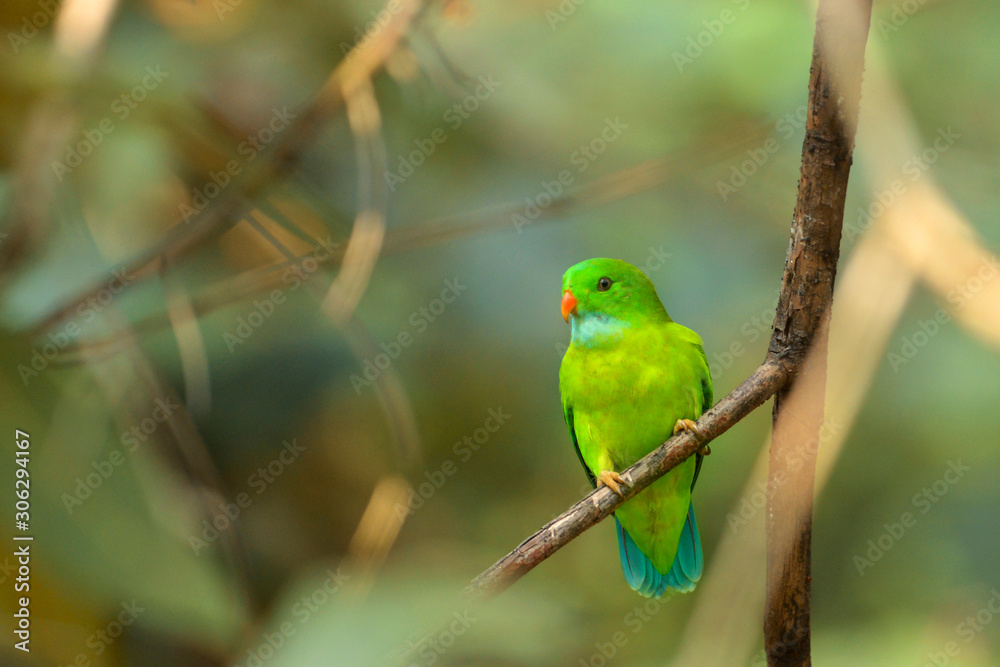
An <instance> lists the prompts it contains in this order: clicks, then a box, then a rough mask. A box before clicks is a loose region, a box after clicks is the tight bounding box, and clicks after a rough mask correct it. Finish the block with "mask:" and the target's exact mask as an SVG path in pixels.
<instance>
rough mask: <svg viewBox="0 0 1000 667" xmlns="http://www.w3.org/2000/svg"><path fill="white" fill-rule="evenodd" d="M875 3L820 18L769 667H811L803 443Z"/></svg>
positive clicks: (772, 513) (778, 504) (796, 227)
mask: <svg viewBox="0 0 1000 667" xmlns="http://www.w3.org/2000/svg"><path fill="white" fill-rule="evenodd" d="M871 4H872V3H871V0H856V1H855V2H842V1H836V0H821V1H820V3H819V8H818V11H817V16H816V36H815V39H814V43H813V56H812V67H811V69H810V73H809V116H808V118H807V119H806V136H805V141H804V142H803V144H802V173H801V176H800V177H799V186H798V197H797V200H796V204H795V212H794V214H793V217H792V229H791V240H790V242H789V245H788V255H787V257H786V259H785V273H784V276H783V277H782V281H781V295H780V297H779V300H778V307H777V310H776V312H775V316H774V326H773V331H772V335H771V344H770V347H769V354H771V355H774V356H776V357H779V358H785V359H789V360H790V361H791V362H792V364H793V367H794V368H795V369H796V372H795V373H793V375H792V377H791V378H790V381H789V383H788V384H787V385H786V386H784V387H782V388H781V389H780V390H779V391H778V393H777V394H776V395H775V397H774V412H773V420H774V426H773V429H772V437H771V449H770V459H769V467H768V483H767V513H766V514H765V517H766V534H767V559H766V560H767V597H766V602H765V610H764V648H765V651H766V653H767V661H768V665H771V666H781V667H791V666H797V667H801V666H807V665H810V664H811V657H810V654H811V628H810V623H811V618H810V607H811V605H810V602H811V594H812V591H811V586H810V582H811V581H812V577H811V566H810V563H811V556H812V506H813V495H814V493H813V489H814V483H815V476H816V457H815V456H803V450H804V447H805V443H808V442H810V441H811V442H817V443H818V442H819V441H820V440H819V435H820V429H821V428H822V426H823V419H824V403H825V396H826V361H827V359H826V355H827V332H828V329H829V312H830V306H831V304H832V302H833V284H834V279H835V278H836V275H837V260H838V258H839V256H840V236H841V229H842V227H843V222H844V200H845V198H846V196H847V181H848V177H849V176H850V173H851V155H852V153H853V151H854V135H855V130H856V129H857V124H858V108H859V106H860V102H861V79H862V75H863V72H864V58H865V43H866V42H867V41H868V27H869V24H870V20H871ZM807 351H808V352H809V355H808V358H805V357H804V355H805V353H806V352H807ZM799 371H801V376H802V378H801V380H798V382H796V380H797V376H798V375H799V374H800V373H799ZM793 383H794V385H793ZM793 392H794V393H793Z"/></svg>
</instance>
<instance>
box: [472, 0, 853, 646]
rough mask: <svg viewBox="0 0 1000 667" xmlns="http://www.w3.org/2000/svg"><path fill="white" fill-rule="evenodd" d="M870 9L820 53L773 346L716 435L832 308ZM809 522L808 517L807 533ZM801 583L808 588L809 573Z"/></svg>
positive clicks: (544, 536)
mask: <svg viewBox="0 0 1000 667" xmlns="http://www.w3.org/2000/svg"><path fill="white" fill-rule="evenodd" d="M832 4H833V3H832V2H831V1H830V0H823V1H822V2H821V5H820V14H819V16H818V17H817V43H819V42H820V41H821V37H822V38H823V40H826V35H827V34H828V33H826V32H825V31H826V30H827V27H828V23H829V22H831V21H832V20H833V19H834V18H838V17H837V16H833V15H832V13H831V11H830V5H832ZM861 5H864V6H865V7H866V9H867V13H866V14H865V19H864V22H863V24H864V32H863V33H860V32H859V30H857V28H858V27H859V25H860V24H857V23H855V24H851V25H850V26H849V27H850V28H852V29H850V30H847V29H843V30H837V31H835V32H834V31H831V32H832V37H834V38H835V39H833V40H831V42H830V43H836V45H837V48H838V50H839V52H841V53H845V54H850V57H847V58H844V59H843V60H841V61H837V63H836V65H838V66H835V67H830V68H828V67H825V66H824V63H823V54H821V53H820V50H819V49H818V48H817V49H816V50H814V53H813V65H812V76H811V77H810V88H809V100H810V113H809V120H808V124H807V131H806V139H805V143H804V146H803V161H802V175H801V179H800V183H799V193H798V200H797V202H796V207H795V213H794V216H793V223H792V229H791V239H790V242H789V249H788V255H787V258H786V263H785V272H784V276H783V279H782V288H781V295H780V298H779V303H778V307H777V310H776V313H775V324H774V331H773V333H772V338H771V343H770V345H769V348H768V353H767V356H766V358H765V360H764V363H763V364H761V366H760V367H758V368H757V370H755V371H754V372H753V374H751V375H750V377H749V378H747V379H746V380H745V381H744V382H743V383H742V384H740V386H738V387H737V388H736V389H735V390H733V392H731V393H730V394H729V395H728V396H726V397H725V398H723V399H722V400H721V401H720V402H719V403H718V404H716V405H715V407H713V408H712V409H711V410H709V411H708V412H706V413H705V414H704V415H702V417H701V419H699V420H698V426H699V427H700V429H701V430H702V431H703V432H704V433H705V434H707V435H708V438H709V440H711V439H714V438H716V437H718V436H719V435H721V434H722V433H724V432H725V431H726V430H728V429H729V428H731V427H732V426H733V425H734V424H735V423H736V422H738V421H740V420H741V419H743V418H744V417H746V416H747V415H748V414H750V413H751V412H752V411H753V410H755V409H756V408H758V407H759V406H760V405H762V404H763V403H764V401H766V400H767V399H768V398H770V397H771V396H773V395H774V394H776V393H777V392H779V391H781V390H784V389H785V388H786V387H787V386H788V385H789V383H790V381H791V379H792V378H793V377H795V375H797V374H798V372H799V370H800V367H801V365H802V363H803V361H804V359H805V357H806V353H807V352H808V350H809V347H810V345H811V344H812V342H813V340H814V339H815V338H816V334H817V332H818V331H820V330H821V327H822V323H823V322H824V321H825V320H824V316H825V314H826V313H827V312H828V311H829V308H830V304H831V302H832V298H833V279H834V276H835V275H836V270H837V260H838V258H839V254H840V252H839V249H840V231H841V225H842V223H843V206H844V203H843V202H844V192H845V191H846V187H847V176H848V174H849V172H850V164H851V152H852V150H853V137H854V129H855V127H856V119H857V108H858V101H859V99H860V72H861V66H862V65H863V59H864V43H865V41H866V39H867V30H868V20H869V19H868V17H869V16H870V10H871V2H870V0H861ZM842 25H844V24H843V23H842V22H841V23H838V26H842ZM826 43H827V42H826V41H824V45H825V44H826ZM834 90H836V91H837V92H836V93H834ZM824 358H825V354H824ZM701 444H703V443H699V442H697V441H696V440H695V439H694V437H693V436H692V435H691V434H689V433H682V434H681V435H678V436H675V437H673V438H671V439H670V440H668V441H667V442H665V443H664V444H662V445H661V446H660V447H658V448H657V449H656V450H654V451H653V452H652V453H650V454H649V455H647V456H646V457H644V458H642V459H641V460H639V461H638V462H637V463H636V464H635V465H633V466H632V467H630V468H628V469H627V470H626V471H624V472H623V473H622V474H623V476H625V478H626V479H627V480H628V482H629V487H628V490H627V493H626V496H625V498H624V499H622V498H619V497H618V496H616V495H615V494H614V493H613V492H611V491H610V490H609V489H606V488H603V487H602V488H599V489H597V490H595V491H593V492H591V493H590V494H588V495H587V496H586V497H584V498H583V499H582V500H580V501H579V502H577V503H576V504H575V505H573V506H572V507H571V508H569V509H568V510H567V511H566V512H564V513H563V514H561V515H560V516H559V517H557V518H556V519H554V520H553V521H550V522H549V523H548V524H546V525H545V526H544V527H543V528H542V529H541V530H539V531H538V532H536V533H535V534H534V535H532V536H531V537H529V538H528V539H527V540H525V541H524V542H522V543H521V544H520V545H519V546H518V547H517V548H516V549H514V550H513V551H511V552H510V553H509V554H507V555H506V556H504V557H503V558H501V559H500V560H499V561H497V562H496V563H495V564H494V565H493V566H491V567H490V568H489V569H487V570H486V571H485V572H483V573H482V574H480V575H479V576H478V577H476V578H475V579H474V580H473V581H472V583H471V584H470V585H469V586H468V587H467V588H466V594H467V595H469V596H470V597H472V598H481V597H486V596H489V595H494V594H497V593H500V592H502V591H503V590H505V589H506V588H507V587H509V586H510V585H511V584H513V583H514V582H516V581H517V580H518V579H520V578H521V577H522V576H524V575H525V574H526V573H527V572H529V571H530V570H531V569H532V568H534V567H535V566H536V565H538V564H539V563H540V562H542V561H543V560H545V559H546V558H548V557H549V556H551V555H552V554H553V553H555V552H556V551H558V550H559V549H560V548H562V547H563V546H565V545H566V544H568V543H569V542H570V541H572V540H573V539H575V538H576V537H577V536H579V535H580V534H582V533H583V532H584V531H585V530H587V529H588V528H590V527H592V526H593V525H595V524H596V523H598V522H599V521H601V520H602V519H605V518H606V517H607V516H608V515H609V514H611V513H612V512H613V511H614V510H615V509H616V508H617V507H618V506H619V505H621V504H622V503H623V502H625V501H627V500H628V499H629V498H631V497H633V496H634V495H636V494H637V493H639V492H640V491H642V490H643V489H644V488H646V487H647V486H649V485H650V484H652V483H653V482H654V481H656V480H657V479H658V478H659V477H661V476H662V475H664V474H665V473H667V472H668V471H670V470H671V469H673V468H674V467H676V466H677V465H679V464H680V463H681V462H683V461H684V460H685V459H687V458H688V457H689V456H691V455H692V454H694V452H695V451H696V450H697V449H698V448H699V447H700V446H701ZM810 477H811V476H810ZM810 488H811V487H810ZM808 527H809V525H808V523H807V524H806V525H805V532H806V533H808ZM806 576H808V573H806ZM799 581H801V582H803V583H805V584H806V586H807V585H808V583H807V580H806V579H801V580H799ZM806 609H808V595H807V596H806ZM806 650H807V651H808V646H807V647H806Z"/></svg>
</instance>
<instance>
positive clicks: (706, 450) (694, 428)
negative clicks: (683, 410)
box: [674, 419, 712, 456]
mask: <svg viewBox="0 0 1000 667" xmlns="http://www.w3.org/2000/svg"><path fill="white" fill-rule="evenodd" d="M681 431H691V433H693V434H694V437H695V438H696V439H698V440H704V439H705V437H706V436H705V433H704V432H703V431H702V430H701V429H700V428H698V424H696V423H695V421H694V420H693V419H678V420H677V423H676V424H674V435H677V434H678V433H680V432H681ZM698 453H699V454H701V455H702V456H708V455H709V454H711V453H712V449H711V448H710V447H709V446H708V445H703V446H702V447H701V448H699V449H698Z"/></svg>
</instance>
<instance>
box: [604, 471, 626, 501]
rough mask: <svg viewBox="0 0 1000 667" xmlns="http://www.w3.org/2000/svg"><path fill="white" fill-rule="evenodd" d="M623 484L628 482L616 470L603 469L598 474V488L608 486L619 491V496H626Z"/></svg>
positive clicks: (616, 491)
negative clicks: (622, 487)
mask: <svg viewBox="0 0 1000 667" xmlns="http://www.w3.org/2000/svg"><path fill="white" fill-rule="evenodd" d="M621 484H627V482H626V481H625V478H624V477H622V476H621V475H619V474H618V473H616V472H615V471H614V470H602V471H601V474H600V475H598V476H597V488H601V487H602V486H606V487H608V488H609V489H611V490H612V491H614V492H615V493H617V494H618V495H619V497H621V498H624V497H625V494H624V493H623V492H622V489H621V486H620V485H621Z"/></svg>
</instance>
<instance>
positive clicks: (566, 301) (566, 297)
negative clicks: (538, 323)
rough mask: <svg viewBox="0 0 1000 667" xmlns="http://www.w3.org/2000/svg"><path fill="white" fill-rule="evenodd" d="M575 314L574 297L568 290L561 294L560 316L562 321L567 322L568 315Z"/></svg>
mask: <svg viewBox="0 0 1000 667" xmlns="http://www.w3.org/2000/svg"><path fill="white" fill-rule="evenodd" d="M575 312H576V297H575V296H573V293H572V292H570V291H569V290H566V291H565V292H563V300H562V316H563V319H564V320H566V321H567V322H569V314H570V313H575Z"/></svg>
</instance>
